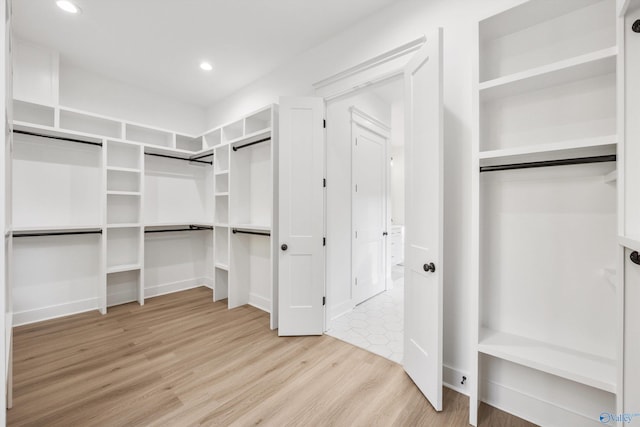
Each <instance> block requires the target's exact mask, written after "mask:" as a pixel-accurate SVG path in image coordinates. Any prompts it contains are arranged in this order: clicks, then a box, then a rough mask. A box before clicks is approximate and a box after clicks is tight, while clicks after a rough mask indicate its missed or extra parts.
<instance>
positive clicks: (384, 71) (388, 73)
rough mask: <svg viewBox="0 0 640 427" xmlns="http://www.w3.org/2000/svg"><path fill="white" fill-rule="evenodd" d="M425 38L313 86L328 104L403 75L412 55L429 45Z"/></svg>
mask: <svg viewBox="0 0 640 427" xmlns="http://www.w3.org/2000/svg"><path fill="white" fill-rule="evenodd" d="M426 40H427V39H426V37H425V36H422V37H419V38H417V39H415V40H413V41H410V42H408V43H405V44H403V45H401V46H399V47H396V48H395V49H391V50H389V51H387V52H385V53H383V54H381V55H378V56H375V57H373V58H371V59H369V60H367V61H364V62H362V63H360V64H358V65H356V66H354V67H351V68H348V69H346V70H344V71H341V72H340V73H338V74H334V75H333V76H330V77H328V78H326V79H324V80H321V81H319V82H317V83H314V84H313V87H314V89H315V93H316V95H317V96H321V97H323V98H324V99H325V101H326V102H329V101H332V100H335V99H336V98H340V97H343V96H345V95H348V94H350V93H352V92H354V91H357V90H361V89H363V88H365V87H369V86H372V85H375V84H380V83H383V82H385V81H387V80H390V79H393V78H396V77H399V76H401V75H402V74H403V73H404V66H405V65H406V64H407V62H409V60H410V59H411V57H412V54H413V53H414V52H416V51H417V50H419V49H420V48H421V47H422V46H423V45H424V44H425V42H426Z"/></svg>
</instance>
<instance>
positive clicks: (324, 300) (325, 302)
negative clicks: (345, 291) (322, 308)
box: [322, 297, 327, 305]
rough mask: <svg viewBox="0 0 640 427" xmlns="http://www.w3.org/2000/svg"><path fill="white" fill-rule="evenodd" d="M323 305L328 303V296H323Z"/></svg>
mask: <svg viewBox="0 0 640 427" xmlns="http://www.w3.org/2000/svg"><path fill="white" fill-rule="evenodd" d="M322 305H327V297H322Z"/></svg>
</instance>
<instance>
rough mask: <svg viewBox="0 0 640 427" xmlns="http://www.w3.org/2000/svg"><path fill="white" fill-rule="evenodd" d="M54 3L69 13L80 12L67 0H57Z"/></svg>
mask: <svg viewBox="0 0 640 427" xmlns="http://www.w3.org/2000/svg"><path fill="white" fill-rule="evenodd" d="M56 4H57V5H58V7H59V8H60V9H62V10H64V11H65V12H69V13H78V12H80V8H79V7H78V6H76V5H75V4H73V3H71V2H70V1H68V0H58V1H57V2H56Z"/></svg>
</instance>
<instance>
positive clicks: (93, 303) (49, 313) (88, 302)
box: [13, 297, 99, 326]
mask: <svg viewBox="0 0 640 427" xmlns="http://www.w3.org/2000/svg"><path fill="white" fill-rule="evenodd" d="M93 310H96V311H98V310H99V307H98V298H97V297H96V298H87V299H83V300H79V301H71V302H67V303H64V304H58V305H50V306H48V307H40V308H36V309H32V310H25V311H16V312H14V313H13V326H21V325H27V324H29V323H35V322H41V321H43V320H50V319H55V318H58V317H64V316H69V315H71V314H78V313H84V312H86V311H93Z"/></svg>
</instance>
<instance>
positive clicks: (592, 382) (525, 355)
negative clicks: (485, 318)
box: [478, 328, 617, 393]
mask: <svg viewBox="0 0 640 427" xmlns="http://www.w3.org/2000/svg"><path fill="white" fill-rule="evenodd" d="M478 351H479V352H480V353H483V354H487V355H490V356H493V357H497V358H500V359H504V360H508V361H510V362H513V363H517V364H519V365H523V366H526V367H529V368H532V369H536V370H539V371H543V372H546V373H548V374H552V375H556V376H559V377H562V378H566V379H568V380H571V381H575V382H578V383H581V384H585V385H588V386H590V387H594V388H597V389H600V390H604V391H607V392H610V393H615V392H616V375H617V369H616V362H615V361H614V360H610V359H605V358H602V357H599V356H595V355H590V354H587V353H581V352H577V351H573V350H570V349H566V348H562V347H558V346H554V345H551V344H547V343H544V342H541V341H535V340H532V339H529V338H524V337H521V336H517V335H511V334H507V333H504V332H498V331H494V330H491V329H486V328H483V329H482V330H481V332H480V343H479V344H478Z"/></svg>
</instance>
